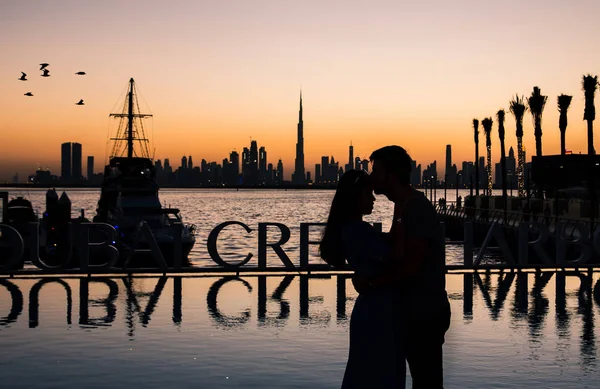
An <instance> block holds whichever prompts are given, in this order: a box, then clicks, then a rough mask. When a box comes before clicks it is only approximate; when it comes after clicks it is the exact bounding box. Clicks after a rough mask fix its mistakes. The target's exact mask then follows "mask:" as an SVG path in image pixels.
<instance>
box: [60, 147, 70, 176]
mask: <svg viewBox="0 0 600 389" xmlns="http://www.w3.org/2000/svg"><path fill="white" fill-rule="evenodd" d="M60 179H61V180H62V181H64V182H69V181H71V143H63V144H62V145H60Z"/></svg>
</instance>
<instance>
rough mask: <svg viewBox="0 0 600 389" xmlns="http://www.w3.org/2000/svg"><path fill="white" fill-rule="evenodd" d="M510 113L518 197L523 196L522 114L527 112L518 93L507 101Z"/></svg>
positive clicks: (523, 98) (523, 101) (522, 98)
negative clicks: (514, 130)
mask: <svg viewBox="0 0 600 389" xmlns="http://www.w3.org/2000/svg"><path fill="white" fill-rule="evenodd" d="M509 107H510V108H509V110H510V113H512V114H513V116H514V117H515V122H516V125H517V132H516V135H517V189H518V191H519V197H525V169H524V167H525V161H524V158H523V116H525V112H527V107H526V106H525V97H524V96H521V97H519V96H518V95H516V96H515V98H514V99H513V100H511V101H510V102H509Z"/></svg>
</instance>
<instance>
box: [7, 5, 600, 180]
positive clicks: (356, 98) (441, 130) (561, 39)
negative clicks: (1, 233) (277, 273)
mask: <svg viewBox="0 0 600 389" xmlns="http://www.w3.org/2000/svg"><path fill="white" fill-rule="evenodd" d="M378 5H379V6H376V5H375V4H372V3H369V4H366V3H361V2H357V1H349V2H345V3H344V6H343V7H339V6H336V5H335V4H334V3H333V2H332V3H327V4H323V3H322V2H319V3H317V2H307V3H303V4H284V3H281V2H275V1H263V0H257V1H256V2H255V3H254V4H253V6H249V5H247V4H246V3H244V2H236V1H231V2H228V4H227V5H223V4H219V3H208V2H191V1H189V2H188V1H176V2H175V3H172V4H168V5H167V4H165V5H161V4H143V6H142V7H140V6H139V4H135V2H132V3H127V4H122V3H121V2H111V1H108V2H105V3H103V4H102V5H100V6H92V5H90V4H87V3H81V2H70V1H57V2H53V3H52V4H50V3H42V4H39V3H38V2H33V1H22V2H18V3H14V4H11V5H3V6H2V11H3V12H1V13H0V14H1V15H2V16H0V17H1V18H2V22H3V31H4V32H5V35H6V36H8V37H10V38H11V39H6V40H5V41H3V42H2V43H0V47H1V48H2V50H3V53H5V54H6V56H5V60H4V61H2V63H0V88H1V89H2V94H1V95H0V104H1V105H2V107H3V110H2V112H3V113H2V121H1V122H0V133H2V136H3V142H2V144H3V145H4V147H3V148H2V150H1V151H0V181H3V182H6V181H10V179H11V178H12V176H13V175H14V174H15V172H18V173H19V175H20V176H21V177H24V176H26V175H27V174H29V173H31V171H33V170H34V169H35V166H36V165H37V164H40V165H41V166H46V165H48V166H49V167H50V169H51V170H52V171H55V172H57V171H58V170H59V161H60V154H59V151H57V150H58V148H59V146H60V144H61V143H63V142H65V141H69V142H76V143H80V144H84V145H85V147H86V154H87V155H94V156H95V161H96V166H97V167H99V166H103V165H104V163H105V162H106V158H105V148H106V138H107V137H108V133H109V131H108V129H107V127H109V124H108V123H109V119H108V114H109V113H110V112H113V105H114V103H115V102H116V101H119V93H120V92H121V91H122V90H123V89H124V87H125V83H126V81H127V80H128V79H129V78H130V77H134V78H136V80H137V81H138V83H139V87H140V90H141V92H142V97H143V98H142V99H141V102H142V104H144V105H145V106H147V107H149V108H150V110H151V112H152V113H153V114H154V115H155V119H154V120H153V122H148V125H149V126H148V128H149V129H152V130H153V131H150V132H153V133H154V135H153V136H152V138H153V146H154V147H153V149H152V150H155V151H156V154H155V155H154V158H155V159H164V158H167V157H171V158H174V157H175V156H178V155H184V154H185V155H190V154H192V155H198V156H202V157H203V158H206V159H207V160H216V161H218V160H220V158H222V156H223V155H226V154H227V153H229V152H230V151H231V146H232V143H234V142H235V143H236V144H242V143H243V140H244V139H248V136H252V138H254V139H261V141H262V142H263V144H265V145H266V146H267V148H268V149H269V152H270V155H273V156H276V157H277V160H278V159H279V158H281V159H282V160H283V163H284V168H285V172H286V179H289V178H290V176H291V173H292V172H293V171H294V154H295V148H294V144H295V143H296V141H297V139H296V133H295V131H294V128H295V126H296V117H297V113H296V109H297V108H296V107H297V105H296V104H297V96H298V95H297V91H298V89H299V88H300V87H302V89H303V91H304V98H305V100H304V103H305V104H304V109H305V115H304V141H305V142H304V152H305V156H304V157H305V161H304V162H305V168H306V171H307V172H308V171H312V169H313V168H312V167H313V166H314V165H315V164H317V163H319V162H320V158H321V156H322V155H326V154H327V155H332V154H333V155H335V156H338V157H339V158H338V160H340V161H344V162H343V163H345V157H344V158H342V156H344V155H345V154H346V152H347V145H348V143H349V142H350V141H353V144H354V145H355V146H356V148H357V149H356V150H355V154H357V155H360V156H361V157H365V156H367V157H368V154H370V152H371V151H373V150H375V149H376V148H378V147H381V146H384V145H386V144H399V145H402V146H404V147H405V148H406V149H407V150H408V151H409V153H410V154H411V156H412V157H413V158H414V159H416V160H418V161H429V162H431V161H434V160H437V161H439V162H440V165H441V167H443V165H444V164H442V163H441V161H442V157H443V150H444V146H445V145H446V144H452V145H453V155H454V156H455V158H456V160H458V161H460V160H473V156H472V148H473V147H472V142H471V141H470V140H471V135H472V128H471V120H472V118H479V119H483V118H484V117H487V116H493V114H494V113H495V112H497V110H498V109H500V108H504V109H507V108H508V101H509V100H510V99H511V98H512V97H513V96H514V95H515V94H519V95H526V96H527V95H529V93H530V92H531V89H532V87H533V86H535V85H538V86H540V87H541V88H542V91H543V92H544V93H545V94H546V95H548V96H549V99H548V104H547V107H546V110H545V112H544V116H543V123H544V124H543V125H544V154H559V152H560V135H559V129H558V117H559V113H558V111H557V109H556V97H557V96H558V95H559V94H561V93H566V94H569V95H573V96H574V98H573V103H572V106H571V108H570V110H569V129H568V131H567V148H568V149H569V150H573V152H574V153H578V152H583V153H585V152H586V150H587V144H586V131H585V122H584V121H583V92H582V91H581V75H582V74H585V73H588V72H589V73H592V74H597V73H598V72H600V53H597V52H596V51H594V50H589V47H588V44H587V42H588V41H589V37H590V36H594V35H595V33H596V32H597V31H598V25H597V22H596V20H595V18H594V16H593V15H596V14H598V13H599V12H600V4H598V3H597V2H594V1H591V0H590V1H582V0H581V1H576V2H574V3H570V4H562V3H558V2H548V1H541V0H536V1H532V2H529V3H527V4H525V3H522V2H517V1H516V0H509V1H506V2H503V3H502V4H482V3H481V2H476V1H471V0H468V1H464V2H462V3H461V6H458V7H457V6H455V5H452V4H450V3H448V2H443V1H441V0H436V1H433V0H429V1H425V2H419V3H416V4H412V3H411V4H399V3H394V2H383V1H381V2H378ZM540 9H543V10H544V12H543V13H541V14H540V12H539V11H540ZM140 10H142V12H140ZM481 15H486V17H485V19H484V18H482V17H481ZM125 24H127V25H128V31H127V34H122V33H121V32H120V29H119V28H118V27H119V26H121V25H125ZM157 24H158V25H160V26H161V28H155V27H156V25H157ZM23 25H27V26H29V27H28V28H23ZM307 25H309V26H310V28H307ZM557 25H560V26H561V28H555V26H557ZM534 30H535V31H539V32H540V34H538V35H537V38H536V39H537V40H536V44H535V45H534V47H533V48H532V47H525V46H523V45H522V40H523V37H525V36H528V35H529V34H530V33H531V31H534ZM74 32H76V33H74ZM41 35H43V36H44V39H40V36H41ZM206 37H211V39H206ZM15 41H17V42H19V44H18V45H15V44H14V43H11V42H15ZM115 42H120V43H122V44H119V45H115ZM565 48H567V49H566V50H567V52H565V51H564V50H565ZM559 54H560V55H559ZM490 58H494V60H493V61H490ZM42 62H48V63H49V64H50V65H49V67H48V68H49V69H50V70H51V77H47V78H42V77H39V74H38V71H37V69H38V67H39V63H42ZM21 71H24V72H27V73H28V79H29V80H28V81H26V82H23V81H19V80H18V78H19V76H20V72H21ZM79 71H85V72H86V75H84V76H77V75H75V74H74V73H75V72H79ZM30 91H31V92H33V95H34V96H32V97H27V96H23V94H24V93H26V92H30ZM434 96H435V98H433V97H434ZM80 99H84V100H85V105H83V106H78V105H76V104H75V103H76V102H77V101H79V100H80ZM524 125H525V128H524V131H525V137H524V144H525V147H526V149H528V150H534V136H533V125H532V123H531V117H530V115H529V114H527V115H526V117H525V120H524ZM494 131H495V129H494ZM514 132H515V131H514V120H513V118H512V117H510V115H507V122H506V142H507V146H515V144H516V139H515V134H514ZM595 144H596V149H599V148H600V147H598V137H596V142H595ZM498 153H499V148H498V140H497V137H493V140H492V155H493V159H494V160H496V159H497V156H498V155H499V154H498ZM532 154H533V153H531V152H530V155H532ZM274 160H275V159H274ZM424 166H425V165H424ZM313 173H314V172H313Z"/></svg>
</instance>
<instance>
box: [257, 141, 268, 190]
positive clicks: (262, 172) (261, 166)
mask: <svg viewBox="0 0 600 389" xmlns="http://www.w3.org/2000/svg"><path fill="white" fill-rule="evenodd" d="M258 177H259V181H260V184H261V185H266V184H267V150H266V149H265V147H264V146H261V148H260V149H258Z"/></svg>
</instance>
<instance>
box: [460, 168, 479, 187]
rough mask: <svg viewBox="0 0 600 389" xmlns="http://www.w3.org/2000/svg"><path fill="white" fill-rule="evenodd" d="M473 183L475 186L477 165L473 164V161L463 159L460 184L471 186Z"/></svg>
mask: <svg viewBox="0 0 600 389" xmlns="http://www.w3.org/2000/svg"><path fill="white" fill-rule="evenodd" d="M471 183H473V187H475V167H474V166H473V162H470V161H463V163H462V170H461V171H460V180H459V184H460V186H461V187H462V188H470V187H471Z"/></svg>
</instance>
